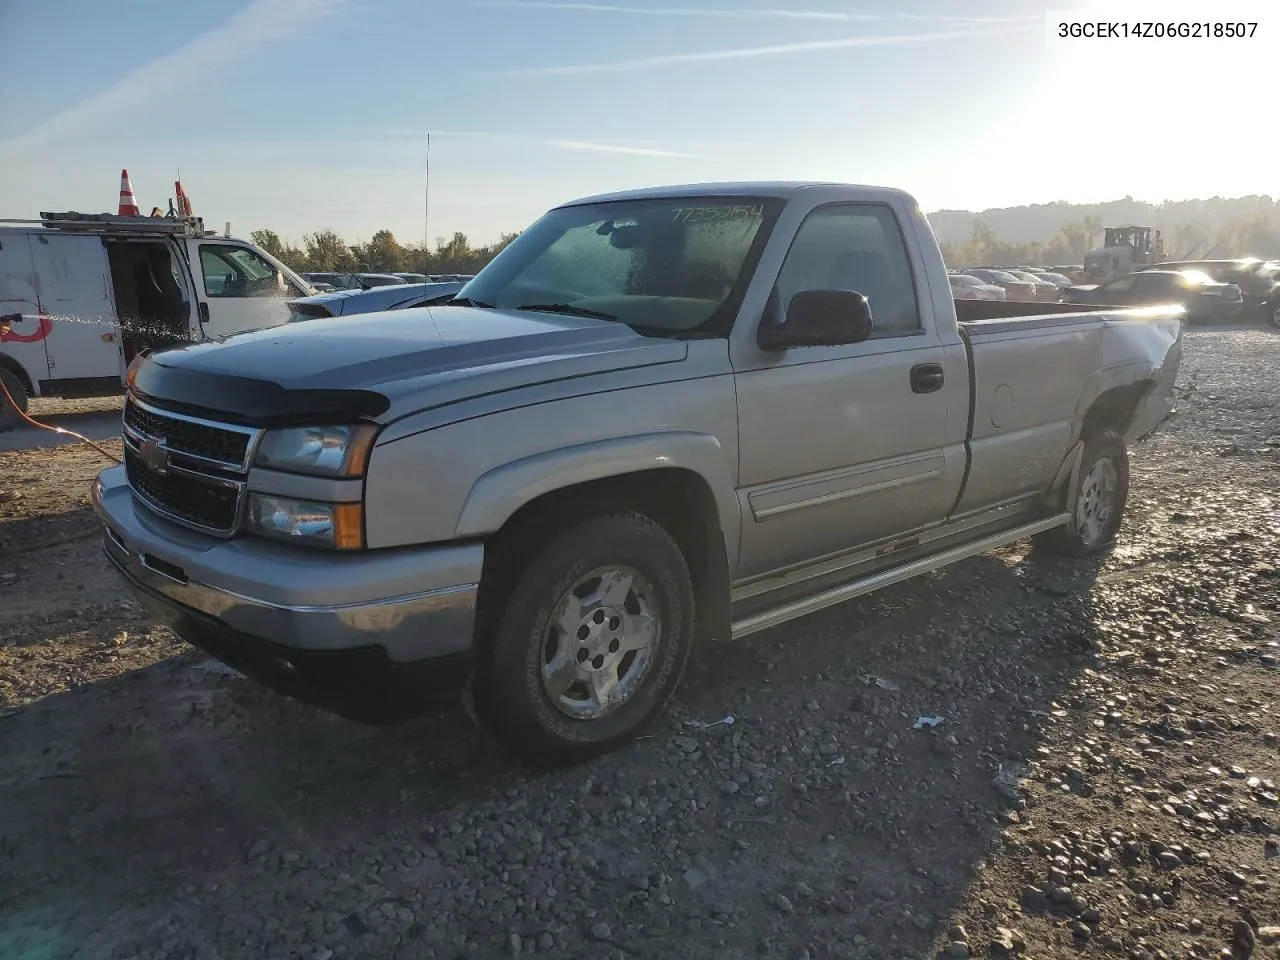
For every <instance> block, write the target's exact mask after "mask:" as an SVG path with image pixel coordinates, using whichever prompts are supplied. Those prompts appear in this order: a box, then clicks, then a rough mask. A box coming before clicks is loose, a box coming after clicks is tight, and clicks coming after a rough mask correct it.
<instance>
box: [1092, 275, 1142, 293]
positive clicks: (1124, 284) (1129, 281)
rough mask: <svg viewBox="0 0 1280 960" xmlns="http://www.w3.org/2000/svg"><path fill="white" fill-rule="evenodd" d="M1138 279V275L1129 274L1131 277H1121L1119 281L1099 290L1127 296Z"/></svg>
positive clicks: (1113, 281)
mask: <svg viewBox="0 0 1280 960" xmlns="http://www.w3.org/2000/svg"><path fill="white" fill-rule="evenodd" d="M1136 277H1137V274H1132V273H1131V274H1129V276H1127V277H1121V278H1120V279H1119V280H1112V281H1111V282H1110V283H1108V284H1105V285H1104V286H1102V287H1100V288H1099V289H1100V290H1105V291H1106V292H1107V293H1126V294H1127V293H1128V292H1129V291H1130V290H1132V289H1133V285H1134V283H1136V282H1137V281H1136Z"/></svg>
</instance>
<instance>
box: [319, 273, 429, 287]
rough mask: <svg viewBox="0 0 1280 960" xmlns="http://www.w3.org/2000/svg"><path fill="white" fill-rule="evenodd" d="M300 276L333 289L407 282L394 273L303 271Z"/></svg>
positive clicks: (384, 285) (383, 285) (382, 285)
mask: <svg viewBox="0 0 1280 960" xmlns="http://www.w3.org/2000/svg"><path fill="white" fill-rule="evenodd" d="M302 277H303V279H305V280H306V281H307V282H308V283H311V284H315V283H316V282H317V281H318V282H320V283H327V284H329V285H330V286H331V287H333V289H335V290H368V289H370V288H372V287H387V286H391V285H393V284H403V283H407V282H408V281H407V280H404V279H403V278H401V277H399V276H397V275H396V274H394V273H304V274H303V275H302Z"/></svg>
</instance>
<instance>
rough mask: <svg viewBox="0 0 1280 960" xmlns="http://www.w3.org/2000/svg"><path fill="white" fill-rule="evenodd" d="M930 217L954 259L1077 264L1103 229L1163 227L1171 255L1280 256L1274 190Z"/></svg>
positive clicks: (1047, 205)
mask: <svg viewBox="0 0 1280 960" xmlns="http://www.w3.org/2000/svg"><path fill="white" fill-rule="evenodd" d="M929 223H930V224H931V225H932V226H933V229H934V233H935V234H936V235H937V237H938V240H939V242H940V244H941V246H942V248H943V255H944V257H945V258H946V260H947V263H948V264H954V265H956V266H961V267H963V266H974V265H976V264H979V263H991V264H1001V265H1005V266H1017V265H1018V264H1078V263H1081V262H1082V261H1083V258H1084V255H1085V254H1086V253H1087V252H1088V251H1090V250H1093V249H1095V248H1097V247H1098V246H1100V245H1101V243H1102V238H1103V230H1104V228H1105V227H1120V226H1127V225H1136V226H1149V227H1153V228H1154V229H1156V230H1159V231H1161V233H1162V235H1163V238H1164V247H1165V253H1166V255H1167V256H1168V257H1169V259H1171V260H1195V259H1204V260H1207V259H1219V260H1224V259H1231V258H1234V257H1250V256H1251V257H1261V258H1264V259H1274V258H1280V202H1277V201H1276V200H1274V199H1272V198H1271V197H1268V196H1250V197H1212V198H1210V199H1208V200H1179V201H1170V202H1166V203H1160V204H1151V203H1144V202H1142V201H1138V200H1134V199H1133V198H1132V197H1125V198H1124V199H1122V200H1113V201H1110V202H1108V203H1101V204H1068V203H1044V204H1034V205H1031V206H1023V207H1003V208H999V209H993V210H984V211H982V212H981V213H973V212H971V211H967V210H939V211H936V212H934V213H931V214H929Z"/></svg>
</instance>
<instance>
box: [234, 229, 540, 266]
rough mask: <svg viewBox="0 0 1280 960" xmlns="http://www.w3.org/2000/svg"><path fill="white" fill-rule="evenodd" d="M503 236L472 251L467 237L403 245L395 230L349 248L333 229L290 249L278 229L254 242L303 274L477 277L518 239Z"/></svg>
mask: <svg viewBox="0 0 1280 960" xmlns="http://www.w3.org/2000/svg"><path fill="white" fill-rule="evenodd" d="M518 236H519V234H518V233H504V234H503V235H502V236H501V237H499V238H498V239H497V240H496V241H494V242H493V243H490V244H486V245H485V246H481V247H473V246H472V245H471V241H470V240H469V239H468V238H467V235H466V234H465V233H455V234H454V235H453V236H452V237H450V238H448V239H445V238H444V237H439V238H437V239H436V245H435V249H430V248H428V247H427V245H426V244H425V243H417V244H404V243H401V242H400V241H398V240H397V239H396V238H395V236H394V235H393V234H392V232H391V231H390V230H379V231H378V232H377V233H375V234H374V235H373V236H372V237H371V238H370V239H369V242H368V243H355V244H352V243H347V242H346V241H345V240H343V238H342V237H340V236H339V235H338V234H337V233H335V232H334V231H332V230H319V231H317V232H316V233H309V234H306V235H305V236H303V238H302V246H301V247H295V246H293V245H292V244H286V243H285V242H284V241H283V240H281V239H280V235H279V234H278V233H276V232H275V231H274V230H265V229H264V230H255V231H253V233H251V234H249V238H250V239H251V240H252V241H253V242H254V243H256V244H257V245H258V246H259V247H261V248H262V249H263V250H265V251H267V253H269V254H271V255H272V256H273V257H275V258H276V259H277V260H279V261H280V262H281V263H283V264H285V266H287V267H289V268H291V269H293V270H296V271H297V272H299V273H347V272H351V273H423V274H428V275H430V274H436V273H464V274H467V273H475V272H476V271H478V270H479V269H480V268H481V267H483V266H484V265H485V264H486V263H488V262H489V261H490V260H492V259H493V258H494V257H496V256H497V255H498V253H499V252H500V251H501V250H502V248H503V247H505V246H506V245H507V244H509V243H510V242H511V241H512V240H514V239H515V238H516V237H518Z"/></svg>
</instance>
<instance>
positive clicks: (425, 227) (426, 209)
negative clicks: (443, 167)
mask: <svg viewBox="0 0 1280 960" xmlns="http://www.w3.org/2000/svg"><path fill="white" fill-rule="evenodd" d="M424 174H425V183H424V186H422V244H424V250H425V251H426V255H428V256H430V255H431V134H430V133H428V134H426V166H425V169H424Z"/></svg>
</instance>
